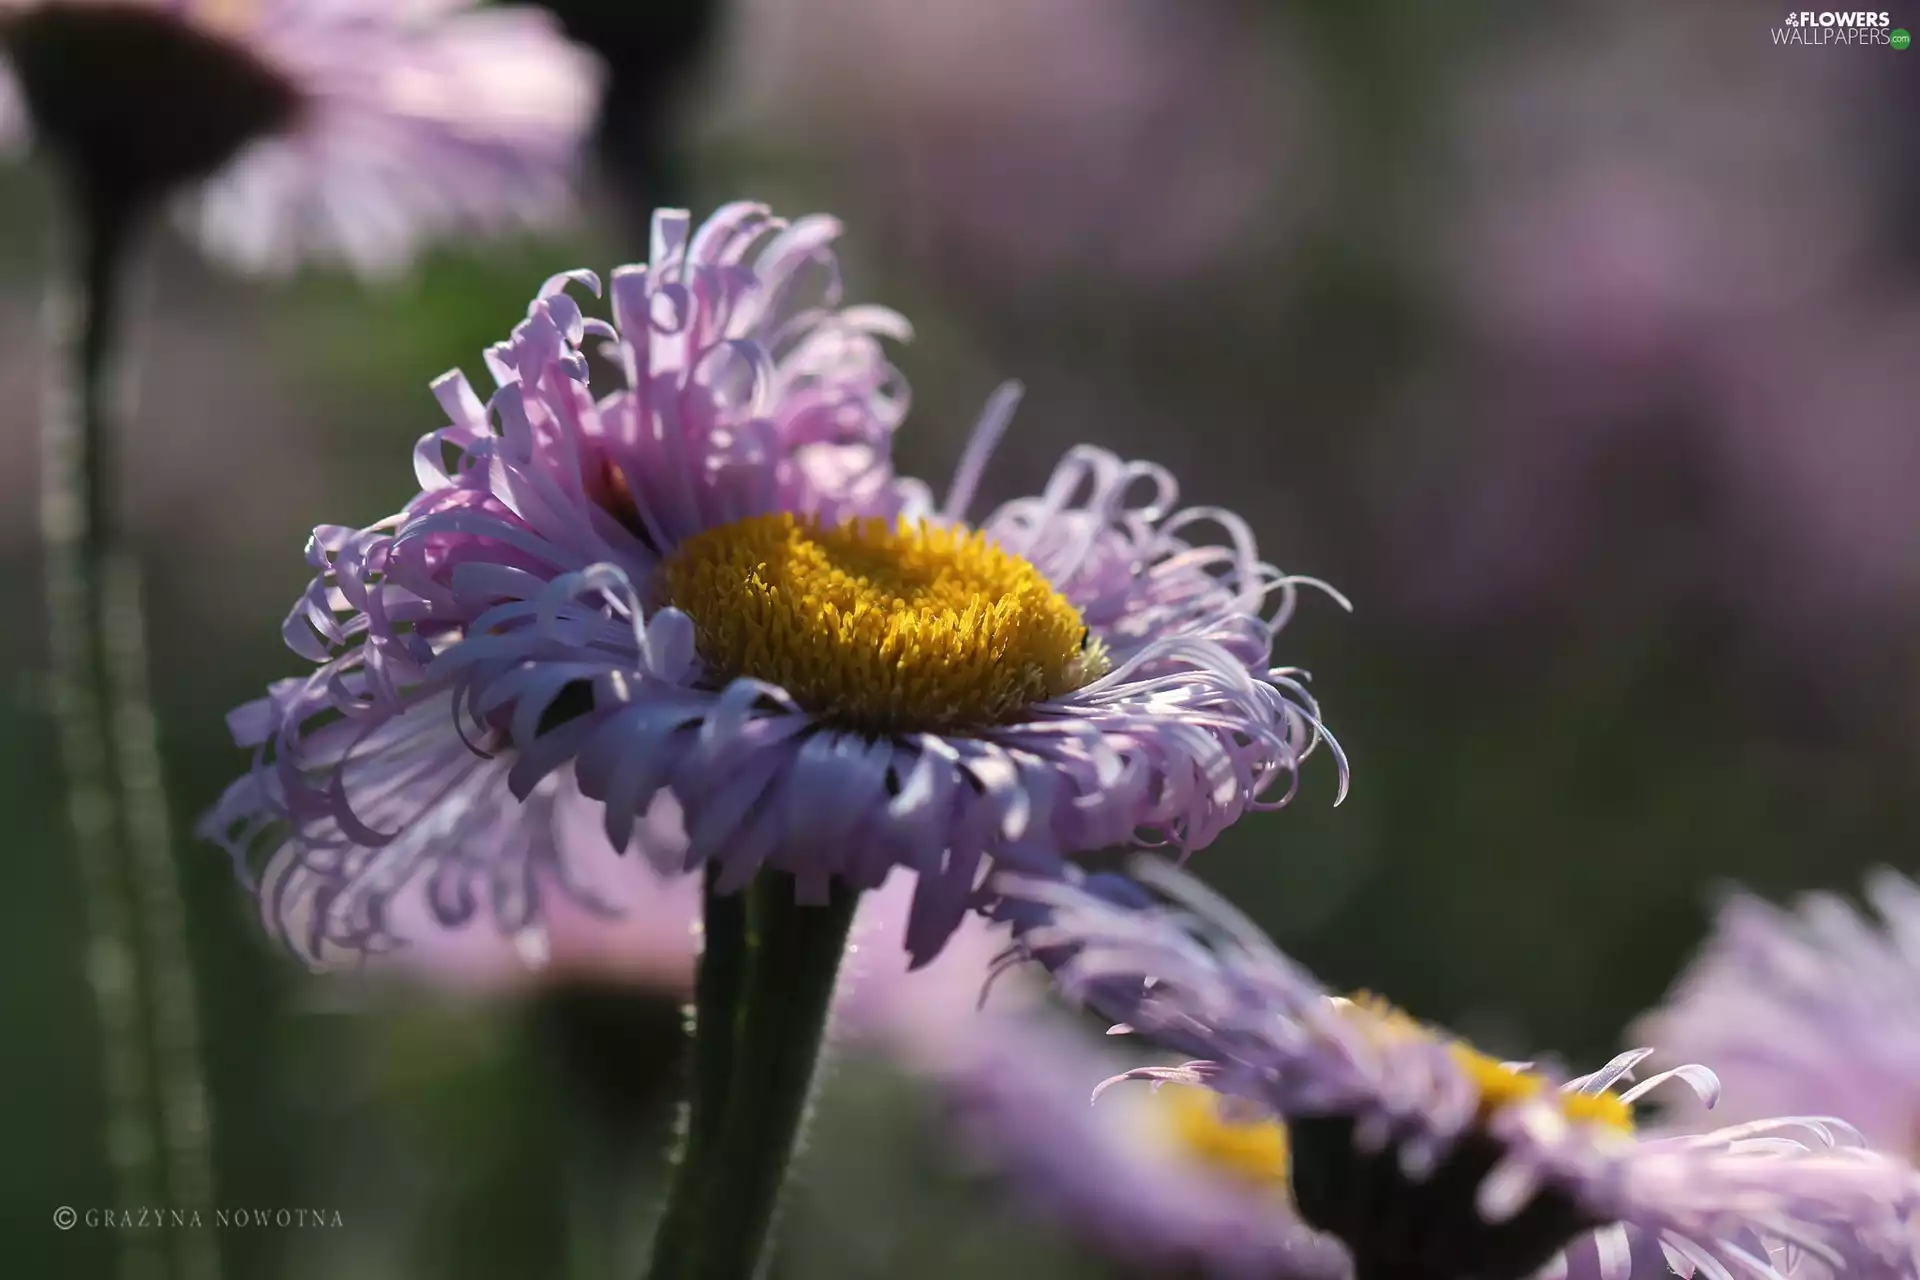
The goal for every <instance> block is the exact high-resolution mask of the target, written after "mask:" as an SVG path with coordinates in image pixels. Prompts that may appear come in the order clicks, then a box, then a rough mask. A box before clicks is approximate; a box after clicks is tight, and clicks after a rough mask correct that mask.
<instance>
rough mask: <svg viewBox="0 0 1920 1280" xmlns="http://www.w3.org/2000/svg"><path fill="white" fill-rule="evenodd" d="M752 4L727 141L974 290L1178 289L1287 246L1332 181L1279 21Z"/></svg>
mask: <svg viewBox="0 0 1920 1280" xmlns="http://www.w3.org/2000/svg"><path fill="white" fill-rule="evenodd" d="M736 9H737V13H736V15H735V21H734V25H735V28H736V33H735V36H734V38H733V39H731V40H730V41H729V42H728V48H727V51H726V61H727V62H728V63H729V64H730V65H729V66H728V67H726V68H725V71H726V83H727V92H726V93H725V94H723V95H721V98H720V102H719V103H718V104H717V105H718V107H719V114H720V115H721V116H722V119H721V120H720V121H719V128H720V129H721V131H722V132H724V133H737V134H738V135H740V136H742V137H744V138H748V139H752V140H753V141H754V144H755V145H760V146H764V145H765V139H766V138H767V137H769V136H774V137H779V136H782V135H785V136H787V137H790V138H791V139H792V141H793V142H794V144H795V145H796V146H797V147H799V148H800V149H801V150H802V151H803V152H804V153H805V154H807V155H808V156H810V157H814V158H815V162H816V163H826V164H830V165H835V166H836V167H837V169H838V170H840V171H842V172H843V173H844V175H845V180H846V181H849V182H851V183H852V184H854V187H855V189H856V191H858V193H859V195H860V198H861V200H862V202H863V204H867V205H870V206H871V207H872V208H873V210H874V217H875V219H877V220H879V221H880V223H881V226H880V232H881V234H883V235H885V236H886V237H887V238H888V239H891V240H896V241H897V242H898V243H899V244H900V245H901V247H903V248H904V250H905V251H906V252H907V253H908V254H911V255H913V256H915V257H918V258H920V259H923V260H926V261H927V262H929V263H930V265H932V266H934V267H935V268H936V269H940V270H943V271H944V272H945V273H947V274H948V275H949V276H950V278H951V279H952V282H953V283H954V284H955V285H956V286H959V287H962V288H965V289H968V290H980V289H984V290H990V291H1003V292H1006V293H1010V294H1012V295H1013V296H1017V297H1020V298H1021V299H1022V300H1023V302H1024V303H1025V304H1027V305H1031V303H1032V301H1033V299H1034V298H1035V296H1036V293H1040V292H1044V291H1045V290H1046V288H1047V286H1048V285H1049V284H1052V285H1059V284H1063V283H1065V284H1070V285H1071V287H1072V289H1073V290H1074V291H1076V292H1079V293H1085V292H1086V291H1087V290H1089V289H1093V290H1099V289H1103V288H1110V287H1112V286H1113V285H1114V284H1115V283H1116V282H1122V283H1132V284H1145V285H1148V286H1153V285H1161V286H1171V287H1182V286H1184V285H1185V284H1187V283H1188V282H1190V278H1191V276H1192V275H1193V273H1195V272H1196V271H1204V270H1207V269H1210V268H1214V267H1218V266H1220V265H1221V264H1222V263H1223V262H1229V261H1231V262H1236V263H1240V264H1242V269H1244V261H1245V255H1246V254H1247V253H1248V251H1249V246H1250V245H1257V244H1263V243H1267V242H1275V243H1285V242H1286V241H1287V240H1288V239H1289V238H1290V237H1292V236H1294V235H1296V234H1297V233H1298V230H1299V228H1300V227H1301V226H1302V225H1303V224H1304V223H1305V222H1306V221H1307V220H1308V217H1309V216H1310V215H1311V214H1312V213H1313V212H1314V211H1315V210H1316V208H1317V206H1318V205H1319V204H1320V202H1321V200H1322V197H1323V196H1324V194H1325V188H1326V187H1327V186H1328V183H1327V176H1328V175H1327V166H1326V165H1325V163H1324V159H1325V157H1323V156H1321V155H1319V154H1316V152H1317V148H1316V146H1315V129H1314V125H1315V124H1316V120H1315V117H1316V116H1317V114H1318V112H1319V92H1318V88H1317V86H1316V85H1315V84H1314V83H1313V80H1314V77H1313V68H1312V66H1311V64H1310V61H1309V60H1307V59H1304V58H1301V57H1299V56H1297V47H1298V45H1299V44H1300V41H1298V40H1297V39H1294V38H1293V37H1294V34H1295V33H1294V32H1292V31H1291V30H1290V29H1289V28H1288V25H1287V23H1288V18H1287V15H1286V14H1284V13H1282V12H1280V11H1279V10H1278V9H1277V8H1276V7H1275V6H1246V5H1216V4H1203V5H1183V6H1178V7H1169V6H1166V5H1162V4H1156V3H1152V0H1144V2H1143V0H921V2H920V3H916V4H911V5H903V4H894V3H889V2H888V0H741V2H740V3H739V4H737V6H736ZM1256 121H1257V122H1258V124H1257V127H1256V125H1255V124H1254V122H1256ZM1147 175H1151V177H1150V178H1149V177H1147Z"/></svg>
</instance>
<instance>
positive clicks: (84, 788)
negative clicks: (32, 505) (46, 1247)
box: [41, 183, 219, 1280]
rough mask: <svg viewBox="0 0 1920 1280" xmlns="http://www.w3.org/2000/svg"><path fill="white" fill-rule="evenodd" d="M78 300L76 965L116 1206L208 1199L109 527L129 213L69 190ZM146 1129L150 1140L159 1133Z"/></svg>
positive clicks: (51, 530)
mask: <svg viewBox="0 0 1920 1280" xmlns="http://www.w3.org/2000/svg"><path fill="white" fill-rule="evenodd" d="M75 185H76V187H78V188H80V190H81V192H82V198H81V199H80V200H79V201H78V204H79V208H80V213H81V217H80V218H79V220H78V221H79V241H80V242H79V246H78V248H79V268H80V279H79V284H78V289H77V290H72V289H69V288H67V287H65V286H64V285H63V284H62V283H61V282H59V281H56V283H55V285H54V287H53V293H52V296H51V297H50V299H49V305H48V308H47V312H48V320H49V323H50V325H51V327H52V331H53V332H52V338H53V343H54V346H55V348H56V350H57V352H58V353H59V356H60V358H61V359H62V360H70V361H71V371H70V373H69V374H68V375H67V376H65V377H62V376H55V377H54V378H52V379H50V382H49V388H48V393H47V400H46V407H45V415H44V430H43V436H42V452H43V463H42V476H41V529H42V536H43V540H44V543H45V547H46V586H45V589H46V609H47V627H48V641H49V649H50V657H51V659H52V669H51V673H50V681H49V695H50V697H49V701H50V703H51V707H52V711H53V714H54V719H55V727H56V733H57V736H58V740H59V748H60V758H61V765H62V768H63V771H64V773H65V782H66V789H67V811H68V817H69V821H70V822H71V824H72V828H73V837H74V844H73V849H74V860H75V863H76V867H77V869H78V871H79V874H80V879H81V886H82V890H83V894H84V898H85V911H86V922H85V929H86V952H85V969H86V975H87V979H88V983H89V986H90V987H91V989H92V992H93V997H94V1004H95V1008H96V1011H97V1013H98V1016H99V1018H100V1028H101V1038H102V1057H103V1062H104V1068H103V1074H104V1077H105V1080H104V1084H105V1091H106V1104H107V1134H106V1144H107V1156H108V1164H109V1166H110V1168H111V1171H112V1173H113V1178H114V1186H115V1192H116V1194H117V1195H118V1196H119V1197H120V1198H121V1202H122V1203H126V1204H164V1205H168V1206H170V1207H181V1208H188V1207H203V1206H206V1205H210V1204H211V1202H212V1199H213V1193H212V1174H211V1167H212V1165H211V1160H210V1158H209V1155H208V1121H207V1110H208V1108H207V1102H206V1093H205V1088H204V1086H203V1083H202V1075H201V1071H200V1066H199V1032H198V1027H197V1021H198V1020H197V1015H196V1010H195V1002H194V992H193V980H192V970H191V967H190V966H189V964H188V962H187V958H186V944H185V937H184V934H185V926H184V911H183V908H182V906H181V901H180V891H179V886H178V883H177V881H176V879H175V874H176V872H175V867H174V863H173V857H172V854H171V852H170V849H169V844H170V819H169V817H168V814H167V807H166V799H165V794H166V793H165V788H164V785H163V782H162V778H161V772H160V759H159V751H158V746H157V743H156V740H155V724H154V716H153V712H152V708H151V705H150V703H149V700H148V695H147V675H146V671H147V661H146V652H145V638H144V628H143V626H142V621H141V604H140V584H139V574H138V569H137V566H136V564H135V562H134V559H133V557H132V556H131V555H130V554H129V553H128V552H127V551H126V549H125V548H124V547H123V546H122V545H121V544H120V543H119V541H118V540H117V537H116V533H115V528H114V522H113V519H112V515H113V512H114V510H115V507H116V502H115V492H114V485H113V479H114V459H113V455H112V444H113V438H114V432H113V421H112V420H113V416H114V409H115V407H116V395H117V392H118V385H117V382H116V377H115V374H116V370H115V368H114V361H113V344H114V337H115V330H116V328H117V322H118V319H119V317H118V314H117V304H118V302H119V299H120V295H121V291H122V286H123V283H124V266H125V262H126V258H127V250H128V246H129V242H130V240H131V238H132V235H133V233H134V231H135V230H136V225H137V223H138V221H139V217H138V214H139V212H140V211H139V209H138V208H136V207H135V206H133V205H131V204H129V203H127V202H125V201H115V200H107V199H101V198H98V197H97V194H93V195H89V194H88V193H87V192H86V184H84V183H77V184H75ZM156 1130H157V1138H156ZM117 1239H118V1244H119V1248H120V1251H121V1252H120V1272H121V1274H122V1276H125V1277H136V1278H141V1280H144V1277H147V1276H156V1275H159V1274H162V1273H163V1269H164V1266H165V1264H164V1262H163V1260H162V1253H161V1250H160V1247H159V1241H158V1240H157V1239H151V1238H149V1237H146V1236H144V1235H142V1234H141V1233H135V1232H122V1233H119V1234H118V1237H117ZM168 1240H169V1243H170V1245H171V1250H172V1253H171V1256H172V1264H173V1265H172V1270H173V1273H174V1274H175V1275H177V1276H180V1277H182V1280H212V1278H213V1277H216V1276H217V1275H218V1274H219V1256H218V1253H217V1251H216V1249H215V1247H214V1242H213V1237H212V1233H209V1232H176V1233H173V1235H172V1236H171V1237H169V1238H168Z"/></svg>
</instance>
